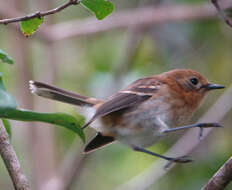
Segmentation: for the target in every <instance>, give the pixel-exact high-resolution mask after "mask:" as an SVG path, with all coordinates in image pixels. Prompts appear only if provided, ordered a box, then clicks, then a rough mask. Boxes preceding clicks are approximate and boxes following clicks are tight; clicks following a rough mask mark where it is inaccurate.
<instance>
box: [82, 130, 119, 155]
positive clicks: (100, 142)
mask: <svg viewBox="0 0 232 190" xmlns="http://www.w3.org/2000/svg"><path fill="white" fill-rule="evenodd" d="M114 140H115V139H114V137H110V136H103V135H102V134H101V133H97V135H96V136H95V137H94V138H93V139H92V140H91V141H90V142H89V143H88V144H87V145H86V147H85V149H84V153H89V152H92V151H94V150H96V149H98V148H101V147H103V146H106V145H107V144H110V143H113V142H114Z"/></svg>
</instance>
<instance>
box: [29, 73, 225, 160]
mask: <svg viewBox="0 0 232 190" xmlns="http://www.w3.org/2000/svg"><path fill="white" fill-rule="evenodd" d="M29 84H30V90H31V92H32V93H33V94H36V95H38V96H41V97H44V98H48V99H52V100H57V101H61V102H64V103H69V104H73V105H76V106H81V107H90V108H93V109H94V115H93V116H92V118H91V119H90V120H89V121H88V122H86V123H85V124H84V126H83V127H82V129H85V128H86V127H87V126H90V124H91V127H92V128H94V129H95V130H96V132H97V133H96V136H95V137H94V138H93V139H91V140H90V141H89V142H88V143H87V145H86V146H85V148H84V151H83V152H84V153H89V152H92V151H94V150H97V149H99V148H102V147H104V146H106V145H108V144H111V143H113V142H115V141H119V142H121V143H123V144H125V145H127V146H129V147H130V148H132V149H133V150H135V151H138V152H143V153H146V154H150V155H152V156H156V157H160V158H162V159H165V160H168V161H169V162H176V163H188V162H191V161H192V160H191V159H189V158H188V157H187V156H179V157H168V156H164V155H161V154H158V153H155V152H152V151H149V150H147V149H145V148H146V147H149V146H152V145H154V144H155V143H157V142H158V141H160V140H161V139H163V138H164V137H166V136H167V134H168V133H170V132H174V131H178V130H184V129H189V128H200V129H203V128H207V127H221V125H220V124H218V123H195V124H189V125H186V124H187V123H188V122H189V120H190V119H191V117H192V116H193V114H194V112H195V111H196V110H197V108H199V106H200V104H201V103H202V100H203V99H204V97H205V96H206V95H207V94H208V92H210V91H212V90H215V89H223V88H224V86H223V85H219V84H214V83H210V82H209V81H208V80H207V79H206V78H205V77H204V76H203V75H201V74H200V73H199V72H197V71H194V70H191V69H173V70H170V71H167V72H164V73H161V74H158V75H153V76H150V77H144V78H140V79H138V80H136V81H134V82H133V83H131V84H130V85H129V86H127V87H126V88H124V89H122V90H120V91H118V92H117V93H115V94H114V95H112V96H110V97H109V98H106V99H105V100H103V99H97V98H92V97H87V96H83V95H80V94H77V93H73V92H69V91H66V90H64V89H61V88H57V87H55V86H52V85H48V84H46V83H42V82H38V81H30V82H29ZM95 120H100V121H101V125H100V126H99V125H96V126H95V125H94V123H93V122H94V121H95Z"/></svg>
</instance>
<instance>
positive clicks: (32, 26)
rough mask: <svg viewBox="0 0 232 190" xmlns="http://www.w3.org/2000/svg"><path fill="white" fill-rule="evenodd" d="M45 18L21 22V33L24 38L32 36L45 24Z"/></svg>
mask: <svg viewBox="0 0 232 190" xmlns="http://www.w3.org/2000/svg"><path fill="white" fill-rule="evenodd" d="M43 21H44V17H41V18H32V19H30V20H25V21H22V22H21V31H22V33H23V35H24V36H26V37H28V36H30V35H32V34H33V33H34V32H35V31H36V30H37V29H38V28H39V26H40V25H41V24H42V23H43Z"/></svg>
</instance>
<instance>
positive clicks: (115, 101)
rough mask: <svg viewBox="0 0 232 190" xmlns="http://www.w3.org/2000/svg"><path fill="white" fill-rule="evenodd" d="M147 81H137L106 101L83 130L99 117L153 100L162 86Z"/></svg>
mask: <svg viewBox="0 0 232 190" xmlns="http://www.w3.org/2000/svg"><path fill="white" fill-rule="evenodd" d="M147 79H148V78H143V79H139V80H137V81H135V82H134V83H132V84H131V85H130V86H128V88H126V89H124V90H121V91H119V92H118V93H117V94H115V95H114V96H112V97H111V98H109V100H107V101H105V102H104V103H103V104H102V105H101V106H100V107H98V109H97V110H96V113H95V115H94V116H93V117H92V118H91V120H90V121H89V122H87V123H86V124H85V125H84V126H83V128H85V127H87V126H88V125H89V124H90V123H92V122H93V121H94V120H95V119H96V118H98V117H103V116H105V115H107V114H110V113H112V112H116V111H119V110H123V109H126V108H130V107H132V106H136V105H138V104H141V103H142V102H144V101H146V100H148V99H149V98H151V97H152V96H153V95H154V93H156V92H157V90H158V89H159V86H160V84H158V82H157V80H155V81H151V80H148V81H149V83H148V82H147Z"/></svg>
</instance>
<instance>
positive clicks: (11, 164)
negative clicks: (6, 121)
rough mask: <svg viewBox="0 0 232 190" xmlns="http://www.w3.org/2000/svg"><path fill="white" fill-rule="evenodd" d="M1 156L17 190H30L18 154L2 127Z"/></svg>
mask: <svg viewBox="0 0 232 190" xmlns="http://www.w3.org/2000/svg"><path fill="white" fill-rule="evenodd" d="M0 155H1V157H2V159H3V161H4V163H5V165H6V168H7V170H8V173H9V175H10V177H11V180H12V182H13V184H14V187H15V189H16V190H30V187H29V183H28V180H27V178H26V177H25V175H24V174H23V172H22V170H21V166H20V164H19V161H18V158H17V156H16V153H15V151H14V149H13V147H12V146H11V144H10V142H9V137H8V134H7V132H6V130H5V128H4V127H3V126H2V125H0Z"/></svg>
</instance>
